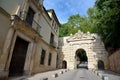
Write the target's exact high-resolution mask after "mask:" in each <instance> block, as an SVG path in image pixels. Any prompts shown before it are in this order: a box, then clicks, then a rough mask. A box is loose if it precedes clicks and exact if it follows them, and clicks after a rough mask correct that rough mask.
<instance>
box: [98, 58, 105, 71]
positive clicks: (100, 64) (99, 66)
mask: <svg viewBox="0 0 120 80" xmlns="http://www.w3.org/2000/svg"><path fill="white" fill-rule="evenodd" d="M98 69H99V70H104V62H103V61H102V60H99V61H98Z"/></svg>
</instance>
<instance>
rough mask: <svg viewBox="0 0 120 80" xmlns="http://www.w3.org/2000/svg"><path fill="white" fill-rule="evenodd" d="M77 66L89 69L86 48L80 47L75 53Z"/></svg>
mask: <svg viewBox="0 0 120 80" xmlns="http://www.w3.org/2000/svg"><path fill="white" fill-rule="evenodd" d="M75 59H76V66H77V68H85V69H88V58H87V55H86V51H85V50H84V49H78V50H77V51H76V54H75Z"/></svg>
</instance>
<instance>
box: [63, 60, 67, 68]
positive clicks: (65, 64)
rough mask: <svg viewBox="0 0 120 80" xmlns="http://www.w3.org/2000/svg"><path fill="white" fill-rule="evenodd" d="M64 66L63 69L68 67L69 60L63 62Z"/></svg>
mask: <svg viewBox="0 0 120 80" xmlns="http://www.w3.org/2000/svg"><path fill="white" fill-rule="evenodd" d="M62 68H63V69H66V68H67V62H66V61H65V60H64V61H63V62H62Z"/></svg>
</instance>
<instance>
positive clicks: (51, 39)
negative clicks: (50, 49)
mask: <svg viewBox="0 0 120 80" xmlns="http://www.w3.org/2000/svg"><path fill="white" fill-rule="evenodd" d="M53 43H54V35H53V33H51V36H50V44H53Z"/></svg>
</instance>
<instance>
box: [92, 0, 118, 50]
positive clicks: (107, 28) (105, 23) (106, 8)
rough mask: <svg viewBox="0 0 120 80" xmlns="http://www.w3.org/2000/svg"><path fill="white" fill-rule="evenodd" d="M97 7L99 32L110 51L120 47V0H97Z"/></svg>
mask: <svg viewBox="0 0 120 80" xmlns="http://www.w3.org/2000/svg"><path fill="white" fill-rule="evenodd" d="M95 7H96V8H97V12H96V13H97V15H96V16H95V17H96V23H95V24H94V25H95V26H96V28H97V33H98V34H99V35H100V36H101V37H102V40H103V41H104V44H105V46H106V49H107V50H108V51H109V49H113V50H116V49H117V48H119V47H120V37H119V35H120V28H119V27H120V0H97V1H96V3H95ZM110 51H111V50H110Z"/></svg>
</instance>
